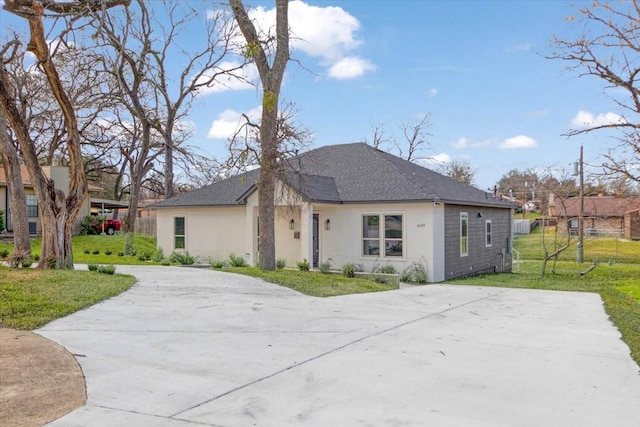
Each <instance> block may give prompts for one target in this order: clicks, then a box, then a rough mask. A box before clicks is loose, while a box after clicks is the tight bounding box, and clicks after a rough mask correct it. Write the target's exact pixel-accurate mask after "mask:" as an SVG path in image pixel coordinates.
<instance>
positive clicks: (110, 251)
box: [104, 249, 113, 255]
mask: <svg viewBox="0 0 640 427" xmlns="http://www.w3.org/2000/svg"><path fill="white" fill-rule="evenodd" d="M112 253H113V251H112V250H111V249H107V250H106V251H104V254H105V255H111V254H112Z"/></svg>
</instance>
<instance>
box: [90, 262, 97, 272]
mask: <svg viewBox="0 0 640 427" xmlns="http://www.w3.org/2000/svg"><path fill="white" fill-rule="evenodd" d="M87 267H88V268H89V271H98V264H89V265H88V266H87Z"/></svg>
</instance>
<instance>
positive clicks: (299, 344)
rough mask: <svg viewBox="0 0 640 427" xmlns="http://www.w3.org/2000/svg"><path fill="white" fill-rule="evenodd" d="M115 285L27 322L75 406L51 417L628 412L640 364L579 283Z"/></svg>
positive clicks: (152, 279) (294, 421)
mask: <svg viewBox="0 0 640 427" xmlns="http://www.w3.org/2000/svg"><path fill="white" fill-rule="evenodd" d="M118 272H123V273H130V274H134V275H135V276H136V277H137V278H138V280H139V283H138V284H137V285H136V286H135V287H133V288H132V289H131V290H129V291H128V292H126V293H124V294H122V295H120V296H118V297H115V298H112V299H110V300H108V301H106V302H103V303H100V304H98V305H95V306H93V307H91V308H89V309H87V310H84V311H82V312H79V313H76V314H74V315H71V316H69V317H66V318H64V319H60V320H58V321H55V322H53V323H50V324H49V325H47V326H46V327H44V328H42V329H40V330H39V331H38V333H40V334H41V335H43V336H45V337H47V338H51V339H53V340H55V341H57V342H58V343H60V344H62V345H63V346H65V347H66V348H67V349H69V351H71V352H72V353H73V354H75V355H77V357H78V361H79V362H80V364H81V366H82V369H83V370H84V374H85V376H86V382H87V393H88V400H87V404H86V405H85V406H84V407H82V408H80V409H77V410H76V411H74V412H72V413H71V414H69V415H66V416H64V417H63V418H61V419H59V420H57V421H55V422H53V423H51V424H50V425H52V426H65V427H73V426H78V427H80V426H82V427H84V426H93V427H97V426H142V425H144V426H159V427H164V426H167V427H187V426H202V425H204V426H229V427H231V426H234V427H237V426H286V425H291V426H299V425H304V426H424V425H434V426H476V427H477V426H492V427H493V426H520V427H526V426H532V427H533V426H535V427H539V426H546V427H549V426H562V427H565V426H581V427H588V426H594V427H595V426H598V427H600V426H604V425H615V426H617V427H637V426H639V425H640V375H639V374H638V366H637V365H636V364H635V362H634V361H633V360H632V359H631V357H630V356H629V349H628V347H627V346H626V345H625V344H624V343H623V342H622V341H621V340H620V337H619V333H618V331H617V330H616V329H615V328H614V327H613V326H612V324H611V323H610V322H609V321H608V319H607V316H606V314H605V312H604V309H603V306H602V302H601V300H600V297H599V296H598V295H595V294H587V293H570V292H549V291H535V290H513V289H504V288H483V287H465V286H447V285H432V286H422V287H415V288H412V289H402V290H396V291H390V292H383V293H375V294H364V295H350V296H344V297H334V298H312V297H307V296H304V295H301V294H298V293H297V292H294V291H292V290H289V289H286V288H282V287H279V286H275V285H271V284H268V283H265V282H263V281H260V280H256V279H252V278H248V277H244V276H238V275H233V274H229V273H223V272H217V271H212V270H200V269H189V268H176V267H124V266H122V267H121V266H119V267H118Z"/></svg>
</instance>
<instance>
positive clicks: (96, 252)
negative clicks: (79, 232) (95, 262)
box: [91, 249, 100, 255]
mask: <svg viewBox="0 0 640 427" xmlns="http://www.w3.org/2000/svg"><path fill="white" fill-rule="evenodd" d="M91 253H92V254H94V255H100V249H94V250H92V251H91Z"/></svg>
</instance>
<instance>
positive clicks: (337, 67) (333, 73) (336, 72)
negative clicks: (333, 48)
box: [329, 56, 376, 80]
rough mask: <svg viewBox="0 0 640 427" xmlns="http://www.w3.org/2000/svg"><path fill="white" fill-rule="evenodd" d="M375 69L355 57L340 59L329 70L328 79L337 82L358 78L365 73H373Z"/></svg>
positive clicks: (373, 66)
mask: <svg viewBox="0 0 640 427" xmlns="http://www.w3.org/2000/svg"><path fill="white" fill-rule="evenodd" d="M375 69H376V67H375V65H373V64H372V63H371V62H369V61H368V60H366V59H362V58H357V57H353V56H351V57H346V58H342V59H341V60H339V61H338V62H336V63H335V64H333V65H332V66H331V68H329V77H332V78H334V79H338V80H346V79H352V78H355V77H360V76H361V75H363V74H364V73H365V72H367V71H375Z"/></svg>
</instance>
